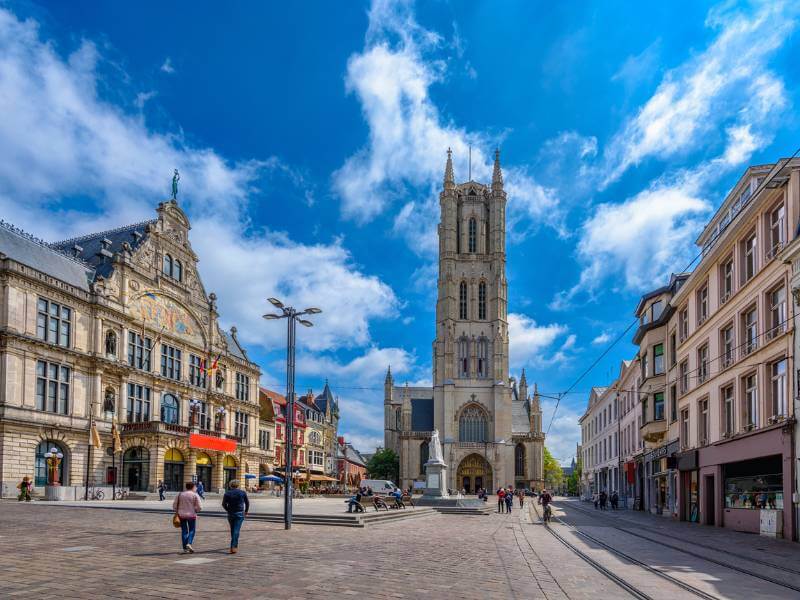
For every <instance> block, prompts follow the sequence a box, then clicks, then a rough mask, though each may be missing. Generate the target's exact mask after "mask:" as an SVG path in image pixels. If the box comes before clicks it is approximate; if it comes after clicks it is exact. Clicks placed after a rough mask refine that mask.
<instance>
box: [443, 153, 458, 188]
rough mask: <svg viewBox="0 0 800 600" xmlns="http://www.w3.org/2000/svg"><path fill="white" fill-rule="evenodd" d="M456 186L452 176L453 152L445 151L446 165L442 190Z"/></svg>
mask: <svg viewBox="0 0 800 600" xmlns="http://www.w3.org/2000/svg"><path fill="white" fill-rule="evenodd" d="M455 185H456V178H455V176H454V175H453V151H452V150H450V148H448V149H447V165H446V166H445V168H444V189H446V190H448V189H451V188H453V187H455Z"/></svg>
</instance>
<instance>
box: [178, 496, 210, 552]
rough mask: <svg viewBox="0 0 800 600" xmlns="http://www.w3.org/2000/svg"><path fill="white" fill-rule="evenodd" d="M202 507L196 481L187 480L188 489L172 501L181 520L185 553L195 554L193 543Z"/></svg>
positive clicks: (182, 543) (182, 542)
mask: <svg viewBox="0 0 800 600" xmlns="http://www.w3.org/2000/svg"><path fill="white" fill-rule="evenodd" d="M202 507H203V505H202V504H201V503H200V496H198V495H197V494H196V493H195V491H194V482H192V481H187V482H186V489H185V490H184V491H182V492H180V493H179V494H178V495H177V496H175V500H174V501H173V502H172V510H174V511H175V514H176V515H178V518H179V519H180V521H181V545H182V546H183V553H184V554H186V553H187V552H189V553H192V554H194V548H192V543H193V542H194V534H195V531H196V530H197V513H198V512H200V510H201V509H202Z"/></svg>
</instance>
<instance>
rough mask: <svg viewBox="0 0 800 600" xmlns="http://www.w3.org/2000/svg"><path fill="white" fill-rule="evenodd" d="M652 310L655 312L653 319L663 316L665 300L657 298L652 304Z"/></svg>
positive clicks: (656, 319)
mask: <svg viewBox="0 0 800 600" xmlns="http://www.w3.org/2000/svg"><path fill="white" fill-rule="evenodd" d="M650 312H651V313H652V314H653V316H652V319H653V321H658V319H659V318H660V317H661V314H662V313H663V312H664V301H663V300H656V301H655V302H653V303H652V304H651V305H650Z"/></svg>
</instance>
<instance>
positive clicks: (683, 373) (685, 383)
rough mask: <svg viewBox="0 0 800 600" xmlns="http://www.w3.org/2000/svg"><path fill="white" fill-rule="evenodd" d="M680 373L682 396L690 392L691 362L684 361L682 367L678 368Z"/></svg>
mask: <svg viewBox="0 0 800 600" xmlns="http://www.w3.org/2000/svg"><path fill="white" fill-rule="evenodd" d="M678 371H679V377H680V379H679V383H680V389H681V394H685V393H686V392H688V391H689V361H688V360H684V361H683V362H682V363H681V366H680V367H679V368H678Z"/></svg>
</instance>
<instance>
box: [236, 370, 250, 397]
mask: <svg viewBox="0 0 800 600" xmlns="http://www.w3.org/2000/svg"><path fill="white" fill-rule="evenodd" d="M236 399H237V400H244V401H245V402H248V401H249V400H250V378H249V377H248V376H247V375H244V374H243V373H236Z"/></svg>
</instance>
